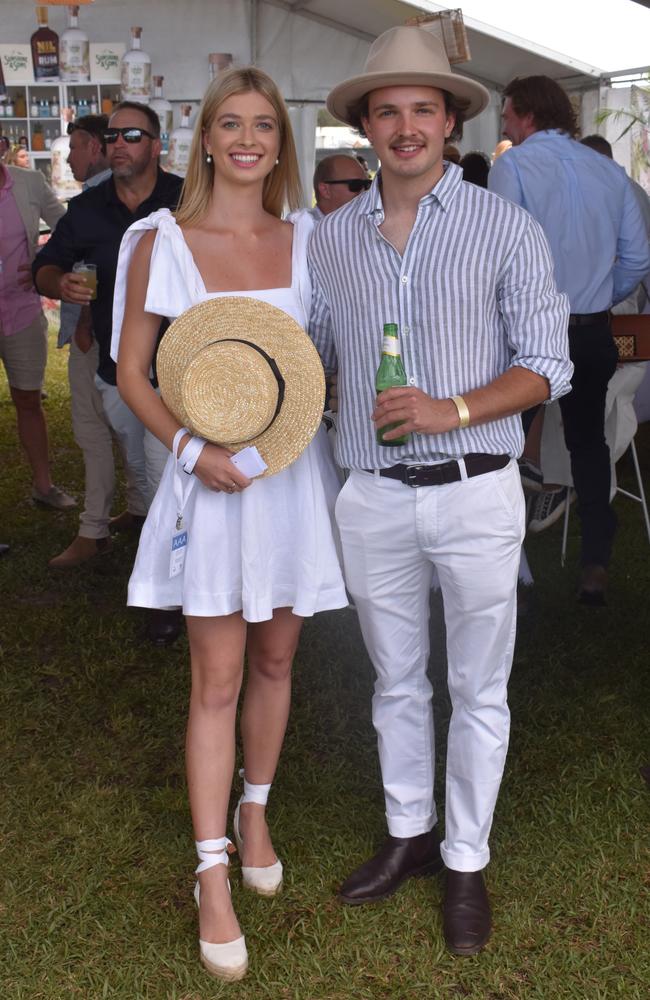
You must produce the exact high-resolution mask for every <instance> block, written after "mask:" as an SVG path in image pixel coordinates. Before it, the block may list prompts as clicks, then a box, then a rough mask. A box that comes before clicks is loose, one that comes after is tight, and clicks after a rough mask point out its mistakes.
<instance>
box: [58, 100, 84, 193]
mask: <svg viewBox="0 0 650 1000" xmlns="http://www.w3.org/2000/svg"><path fill="white" fill-rule="evenodd" d="M71 120H72V115H71V113H70V109H69V108H64V110H63V122H64V125H63V127H64V131H65V129H66V128H67V124H68V123H69V122H70V121H71ZM69 153H70V136H69V135H67V134H66V135H60V136H58V137H57V138H56V139H54V141H53V142H52V181H51V184H52V190H53V191H54V193H55V195H56V196H57V198H60V199H61V201H69V199H70V198H74V196H75V195H76V194H79V192H80V191H81V184H80V183H79V182H78V181H76V180H75V179H74V174H73V173H72V170H71V169H70V164H69V163H68V155H69Z"/></svg>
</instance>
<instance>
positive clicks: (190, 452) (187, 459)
mask: <svg viewBox="0 0 650 1000" xmlns="http://www.w3.org/2000/svg"><path fill="white" fill-rule="evenodd" d="M206 444H207V441H206V440H205V439H204V438H201V437H191V438H190V439H189V441H188V442H187V444H186V445H185V447H184V448H183V454H182V455H181V457H180V458H179V459H178V461H179V463H180V466H181V468H182V470H183V472H184V473H185V474H186V475H188V476H191V475H192V473H193V472H194V466H195V465H196V463H197V462H198V460H199V455H200V454H201V452H202V451H203V449H204V448H205V446H206Z"/></svg>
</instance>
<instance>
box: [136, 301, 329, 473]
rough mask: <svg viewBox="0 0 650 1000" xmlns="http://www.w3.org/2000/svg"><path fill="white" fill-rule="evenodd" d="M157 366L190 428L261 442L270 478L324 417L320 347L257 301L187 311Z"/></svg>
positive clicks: (239, 443)
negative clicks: (317, 347) (315, 345)
mask: <svg viewBox="0 0 650 1000" xmlns="http://www.w3.org/2000/svg"><path fill="white" fill-rule="evenodd" d="M156 370H157V375H158V383H159V385H160V390H161V394H162V398H163V400H164V402H165V405H166V406H167V408H168V409H169V410H170V411H171V412H172V413H173V414H174V416H175V417H176V419H177V420H180V422H181V423H182V424H183V426H185V427H188V428H189V429H190V430H191V431H192V433H193V434H198V435H199V436H200V437H203V438H206V440H208V441H212V442H213V443H215V444H220V445H222V446H223V447H224V448H229V449H230V450H231V451H234V452H237V451H240V450H241V449H242V448H246V447H247V446H248V445H255V446H256V447H257V449H258V450H259V452H260V454H261V456H262V458H263V459H264V461H265V462H266V464H267V465H268V469H267V471H266V472H265V473H264V475H265V476H270V475H272V474H273V473H274V472H280V470H281V469H284V468H286V466H288V465H290V464H291V463H292V462H294V461H295V460H296V459H297V458H298V456H299V455H300V454H301V453H302V452H303V451H304V450H305V448H306V447H307V445H308V444H309V442H310V441H311V439H312V438H313V436H314V434H315V433H316V431H317V430H318V426H319V424H320V422H321V418H322V416H323V406H324V402H325V376H324V374H323V366H322V364H321V361H320V358H319V356H318V352H317V351H316V348H315V347H314V345H313V344H312V342H311V340H310V339H309V337H308V336H307V334H306V333H305V331H304V330H303V329H302V327H300V326H299V325H298V323H296V321H295V320H294V319H292V318H291V316H288V315H287V314H286V313H285V312H283V311H282V310H281V309H277V308H276V307H275V306H272V305H269V304H268V303H266V302H260V301H259V300H257V299H249V298H246V297H243V296H226V297H224V298H218V299H208V300H207V301H206V302H201V303H199V305H196V306H192V308H191V309H188V310H187V312H184V313H182V315H180V316H179V317H178V318H177V319H175V320H174V322H173V323H172V324H171V326H170V327H169V329H168V330H167V332H166V333H165V335H164V337H163V338H162V340H161V342H160V347H159V349H158V355H157V360H156Z"/></svg>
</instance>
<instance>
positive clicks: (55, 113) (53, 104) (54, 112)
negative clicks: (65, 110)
mask: <svg viewBox="0 0 650 1000" xmlns="http://www.w3.org/2000/svg"><path fill="white" fill-rule="evenodd" d="M60 111H61V107H60V105H59V98H58V97H53V98H52V100H51V101H50V118H58V117H59V114H60Z"/></svg>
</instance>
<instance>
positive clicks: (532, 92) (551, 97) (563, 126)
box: [503, 76, 578, 138]
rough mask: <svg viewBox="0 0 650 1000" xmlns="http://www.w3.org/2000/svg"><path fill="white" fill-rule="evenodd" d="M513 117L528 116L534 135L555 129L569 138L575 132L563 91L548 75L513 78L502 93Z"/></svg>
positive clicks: (575, 122) (566, 95)
mask: <svg viewBox="0 0 650 1000" xmlns="http://www.w3.org/2000/svg"><path fill="white" fill-rule="evenodd" d="M506 97H509V98H510V103H511V104H512V108H513V110H514V112H515V114H517V115H519V117H520V118H523V117H524V116H525V115H528V114H531V115H532V116H533V120H534V122H535V128H536V129H537V131H538V132H543V131H544V130H545V129H549V128H556V129H559V130H560V132H566V133H567V134H568V135H570V136H571V137H572V138H573V137H575V135H576V132H577V131H578V123H577V121H576V115H575V111H574V110H573V106H572V104H571V101H570V100H569V96H568V94H567V92H566V91H565V90H563V89H562V87H561V86H560V85H559V83H557V82H556V81H555V80H552V79H551V77H550V76H521V77H519V76H517V77H515V79H514V80H511V81H510V83H509V84H508V85H507V87H506V88H505V90H504V91H503V99H504V101H505V99H506Z"/></svg>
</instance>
